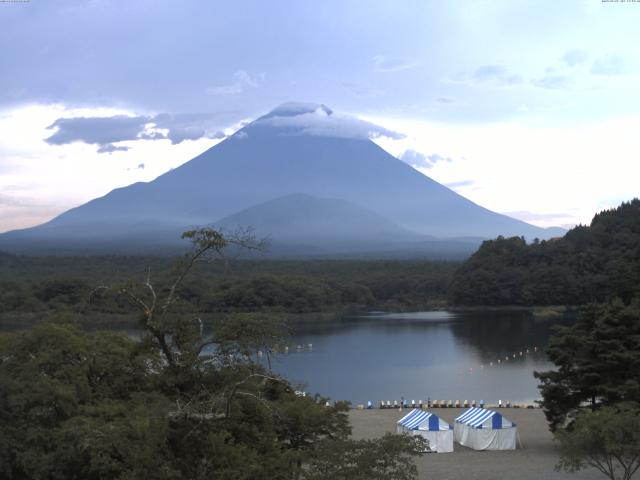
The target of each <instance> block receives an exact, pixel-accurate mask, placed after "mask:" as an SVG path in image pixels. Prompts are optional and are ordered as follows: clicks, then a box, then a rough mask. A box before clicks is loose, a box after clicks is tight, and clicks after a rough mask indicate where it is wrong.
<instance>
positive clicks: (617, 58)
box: [591, 54, 629, 75]
mask: <svg viewBox="0 0 640 480" xmlns="http://www.w3.org/2000/svg"><path fill="white" fill-rule="evenodd" d="M628 70H629V66H628V65H627V62H626V61H625V59H624V57H622V56H621V55H617V54H611V55H607V56H605V57H601V58H598V59H596V60H595V61H594V62H593V66H592V67H591V73H593V74H594V75H622V74H625V73H627V72H628Z"/></svg>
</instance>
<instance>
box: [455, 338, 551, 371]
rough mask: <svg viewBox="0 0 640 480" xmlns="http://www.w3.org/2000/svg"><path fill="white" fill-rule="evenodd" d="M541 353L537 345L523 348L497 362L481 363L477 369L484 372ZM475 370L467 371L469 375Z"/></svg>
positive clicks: (473, 368)
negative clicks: (486, 369)
mask: <svg viewBox="0 0 640 480" xmlns="http://www.w3.org/2000/svg"><path fill="white" fill-rule="evenodd" d="M539 351H540V349H539V348H538V347H537V346H536V345H534V346H533V347H530V348H523V349H522V350H518V351H517V352H514V353H509V354H507V355H505V356H504V357H500V358H498V359H497V360H495V361H491V362H489V363H488V364H486V363H481V364H480V365H479V367H478V368H477V369H478V370H480V371H484V369H485V368H492V367H497V366H498V365H504V364H505V363H507V362H509V361H513V360H517V359H519V358H525V357H527V356H529V355H533V354H535V353H538V352H539ZM475 369H476V367H469V369H468V370H467V373H469V374H472V373H473V372H474V370H475Z"/></svg>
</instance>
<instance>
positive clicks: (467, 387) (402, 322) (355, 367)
mask: <svg viewBox="0 0 640 480" xmlns="http://www.w3.org/2000/svg"><path fill="white" fill-rule="evenodd" d="M570 322H571V321H570V320H567V319H560V320H558V319H553V320H547V319H544V320H542V319H536V318H534V317H533V316H532V315H531V314H530V313H528V312H463V313H452V312H443V311H433V312H418V313H405V314H371V315H366V316H360V317H348V318H344V319H342V320H341V321H338V322H336V323H331V324H320V325H319V324H313V325H299V326H296V327H295V330H294V336H293V338H292V342H293V343H294V345H295V344H300V345H305V346H308V344H312V349H311V351H308V347H307V349H306V350H304V349H303V350H301V351H297V350H296V349H295V348H291V349H290V350H289V352H290V353H289V354H287V355H280V356H279V357H278V359H277V360H276V361H275V362H273V369H274V370H276V371H277V372H279V373H281V374H283V375H285V376H286V377H287V378H288V379H289V380H291V381H293V382H294V383H298V382H299V383H304V384H306V385H305V386H304V388H301V389H302V390H305V391H306V392H308V393H315V392H318V393H321V394H322V395H324V396H329V397H331V398H332V399H336V400H349V401H351V402H352V403H353V404H354V405H355V404H359V403H366V401H367V400H371V401H372V402H374V405H376V406H377V404H378V403H379V401H380V400H391V401H392V403H393V400H394V399H400V397H401V396H404V398H405V399H407V400H409V401H411V400H412V399H415V400H416V401H417V400H418V399H422V400H423V401H424V400H426V399H427V397H430V398H431V399H432V400H433V399H438V400H442V399H447V400H454V401H455V400H456V399H458V400H460V401H463V400H465V399H467V400H473V399H475V400H478V401H479V400H481V399H482V400H484V401H485V402H487V403H489V402H491V403H493V402H497V401H498V400H502V401H503V402H504V401H506V400H510V401H511V402H531V401H533V400H535V399H538V398H540V396H539V393H538V389H537V381H536V380H535V379H534V378H533V372H534V370H547V369H550V368H552V364H551V363H550V362H549V361H548V360H547V358H546V356H545V354H544V348H545V346H546V344H547V341H548V339H549V335H550V327H551V325H553V324H558V323H561V324H568V323H570ZM527 350H528V353H527ZM520 352H522V355H520ZM514 355H515V358H514ZM507 357H508V360H507Z"/></svg>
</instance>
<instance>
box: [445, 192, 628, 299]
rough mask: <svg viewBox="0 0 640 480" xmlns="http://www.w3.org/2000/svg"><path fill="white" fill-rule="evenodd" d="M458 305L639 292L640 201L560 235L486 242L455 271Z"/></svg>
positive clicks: (452, 289) (453, 289)
mask: <svg viewBox="0 0 640 480" xmlns="http://www.w3.org/2000/svg"><path fill="white" fill-rule="evenodd" d="M449 294H450V299H451V300H452V301H453V303H455V304H459V305H559V304H566V305H579V304H584V303H588V302H593V301H604V300H607V299H609V298H613V297H619V298H621V299H622V300H623V301H625V302H628V301H629V300H630V299H631V298H632V297H634V296H637V295H638V294H640V200H638V199H634V200H632V201H631V202H628V203H623V204H622V205H620V206H619V207H618V208H615V209H612V210H607V211H603V212H601V213H599V214H597V215H596V216H595V217H594V218H593V220H592V222H591V225H589V226H578V227H576V228H574V229H572V230H571V231H569V232H568V233H567V234H566V235H565V236H564V237H562V238H558V239H551V240H548V241H534V242H532V243H530V244H527V243H526V242H525V240H524V239H523V238H519V237H512V238H503V237H498V238H497V239H496V240H491V241H486V242H484V243H483V244H482V246H481V247H480V249H479V250H478V251H477V252H476V253H475V254H474V255H473V256H472V257H471V258H469V259H468V260H467V261H466V262H465V263H464V264H463V265H462V267H461V268H460V269H459V270H458V271H457V272H456V273H455V275H454V279H453V281H452V283H451V285H450V288H449Z"/></svg>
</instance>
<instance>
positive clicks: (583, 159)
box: [367, 116, 640, 227]
mask: <svg viewBox="0 0 640 480" xmlns="http://www.w3.org/2000/svg"><path fill="white" fill-rule="evenodd" d="M367 120H370V121H373V122H376V123H380V124H383V125H386V126H388V127H389V128H393V129H395V130H400V131H402V132H405V133H406V134H407V138H406V139H404V140H401V141H395V142H390V141H388V140H387V139H384V138H381V139H378V140H376V142H377V143H379V144H380V146H382V147H383V148H385V149H386V150H387V151H390V152H391V153H392V154H394V155H396V156H399V155H400V154H401V153H402V152H404V151H405V150H407V149H413V150H416V151H422V152H424V151H432V152H433V151H436V152H447V155H448V156H450V157H452V158H455V159H456V160H455V161H454V162H437V163H436V164H434V165H433V166H432V167H431V168H418V170H420V171H422V173H424V174H425V175H427V176H429V177H430V178H432V179H434V180H436V181H438V182H439V183H441V184H444V185H447V186H449V187H450V188H454V189H458V188H461V190H460V192H461V193H462V194H464V196H466V197H467V198H469V199H470V200H472V201H474V202H475V203H477V204H479V205H482V206H483V207H486V208H489V209H491V210H493V211H497V212H536V214H538V215H539V216H538V218H536V219H533V218H532V219H530V220H529V221H531V222H532V223H535V224H536V225H539V226H543V227H548V226H553V225H572V224H577V223H589V222H590V221H591V218H592V217H593V215H594V214H595V213H596V212H598V211H600V210H602V209H604V208H610V207H614V206H617V205H618V204H619V203H621V202H622V201H625V200H629V199H632V198H634V197H638V196H639V195H640V191H639V190H638V182H637V179H638V178H640V162H638V159H637V152H639V151H640V136H638V135H636V134H635V132H636V131H637V127H638V125H640V116H629V117H623V118H618V119H614V120H605V121H598V122H590V123H586V122H583V123H582V124H580V125H575V126H547V125H544V124H543V123H541V122H539V121H537V119H532V120H531V121H528V122H527V121H524V120H521V121H519V122H514V121H512V122H511V123H491V124H485V125H451V124H444V123H435V122H428V121H411V120H399V119H394V118H380V117H374V118H367ZM460 179H469V181H473V184H464V185H463V184H461V183H460ZM462 188H463V189H462ZM558 212H561V213H563V214H566V216H565V217H561V216H559V215H558V217H557V218H555V219H554V218H550V217H549V218H543V217H541V216H540V215H551V214H553V215H556V214H558Z"/></svg>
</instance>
